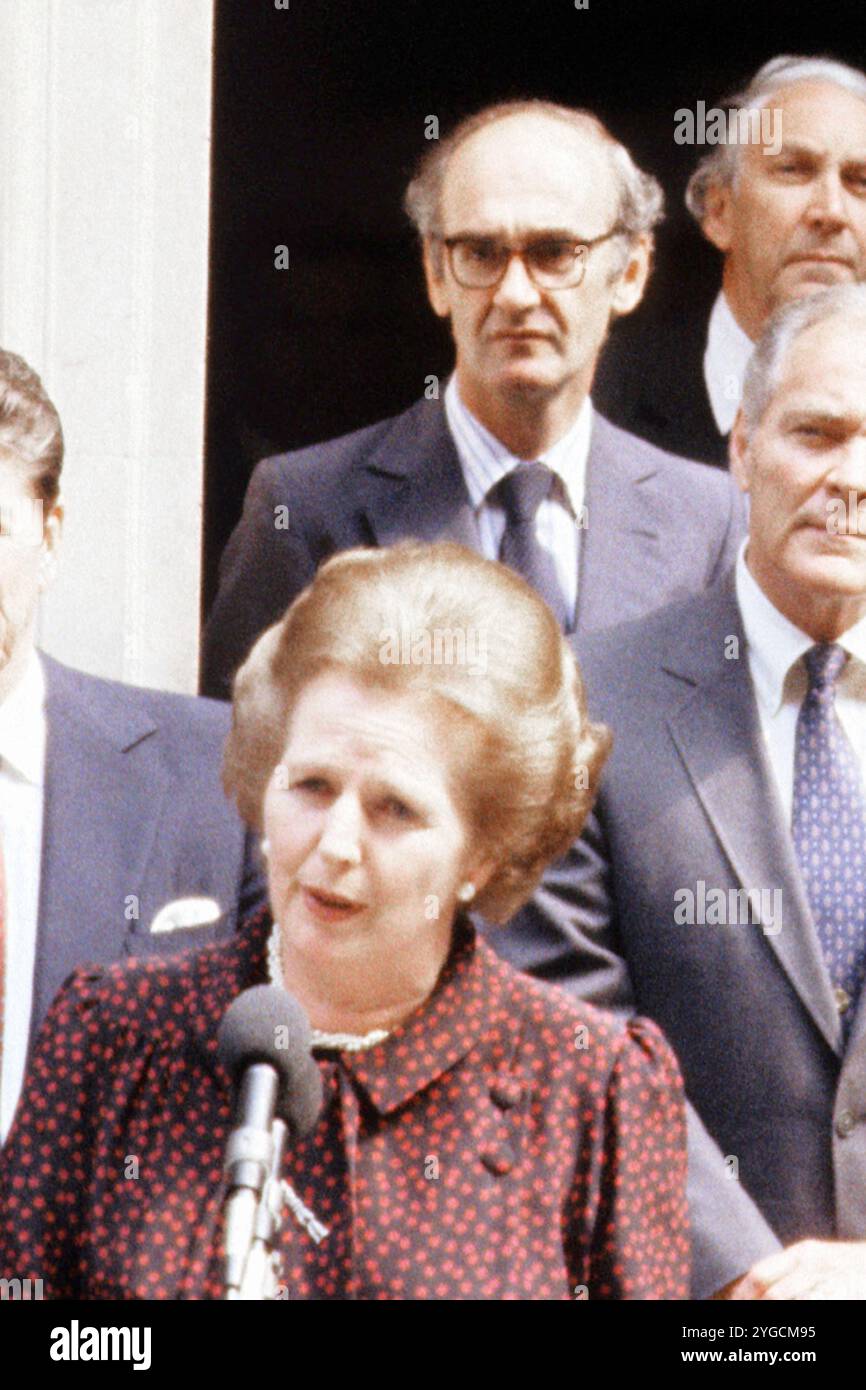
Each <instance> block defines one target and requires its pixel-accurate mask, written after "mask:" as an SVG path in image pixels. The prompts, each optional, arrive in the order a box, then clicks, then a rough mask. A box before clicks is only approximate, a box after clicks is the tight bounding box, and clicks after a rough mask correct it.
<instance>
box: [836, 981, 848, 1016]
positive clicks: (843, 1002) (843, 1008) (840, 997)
mask: <svg viewBox="0 0 866 1390" xmlns="http://www.w3.org/2000/svg"><path fill="white" fill-rule="evenodd" d="M833 998H834V999H835V1000H836V1008H837V1009H838V1010H839V1012H840V1014H844V1013H847V1012H848V1010H849V1009H850V1007H851V996H850V994H848V993H847V991H846V990H844V989H842V987H841V985H837V986H836V988H835V989H834V990H833Z"/></svg>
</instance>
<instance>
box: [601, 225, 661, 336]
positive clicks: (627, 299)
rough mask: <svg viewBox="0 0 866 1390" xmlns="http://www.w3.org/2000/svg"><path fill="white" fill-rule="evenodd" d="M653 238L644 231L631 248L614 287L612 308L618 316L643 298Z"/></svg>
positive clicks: (634, 306)
mask: <svg viewBox="0 0 866 1390" xmlns="http://www.w3.org/2000/svg"><path fill="white" fill-rule="evenodd" d="M652 249H653V239H652V236H651V235H650V233H649V232H642V233H641V235H640V236H639V237H637V238H636V239H635V241H634V242H633V243H632V246H631V248H630V250H629V255H628V261H627V262H626V266H625V269H624V270H623V271H622V273H621V274H620V277H619V279H618V280H617V283H616V286H615V287H614V292H613V299H612V301H611V308H612V310H613V313H614V315H615V316H616V317H618V318H619V317H621V316H622V315H623V314H630V313H631V311H632V309H636V308H637V306H638V305H639V304H640V302H641V300H642V299H643V292H644V289H645V288H646V282H647V279H648V277H649V272H650V262H651V260H652Z"/></svg>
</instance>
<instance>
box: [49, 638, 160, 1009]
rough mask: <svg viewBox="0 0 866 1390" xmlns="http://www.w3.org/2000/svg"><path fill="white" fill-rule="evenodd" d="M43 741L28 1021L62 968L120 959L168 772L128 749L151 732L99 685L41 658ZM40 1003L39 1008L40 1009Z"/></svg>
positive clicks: (139, 717)
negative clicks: (42, 792) (38, 872)
mask: <svg viewBox="0 0 866 1390" xmlns="http://www.w3.org/2000/svg"><path fill="white" fill-rule="evenodd" d="M43 660H44V663H45V670H46V685H47V702H46V716H47V725H48V735H47V742H46V762H45V803H44V811H43V828H42V865H41V880H40V891H39V938H38V948H37V965H36V977H35V980H34V1018H36V1017H38V1016H39V1013H41V1011H42V1010H43V1009H44V1008H45V1007H46V1006H47V1004H48V1003H49V1002H50V1000H51V998H52V997H53V995H54V993H55V992H56V990H57V989H58V988H59V985H60V984H61V983H62V982H63V980H64V979H65V977H66V976H67V975H68V974H69V972H70V971H71V970H72V969H73V968H74V967H75V966H76V965H79V964H81V963H83V962H85V961H87V960H100V961H109V960H112V959H115V960H117V959H120V958H121V956H122V955H123V953H124V943H125V940H126V936H127V933H128V931H129V930H130V929H131V928H132V926H133V925H134V921H130V920H129V914H128V913H127V910H126V909H127V905H128V904H129V903H130V900H131V899H132V898H133V897H140V895H141V890H142V885H143V881H144V876H145V871H146V867H147V864H148V860H149V858H150V855H151V852H152V850H153V845H154V841H155V837H156V831H157V827H158V825H159V821H160V815H161V810H162V804H163V801H164V797H165V794H166V788H167V783H168V775H167V773H166V772H165V771H164V769H163V768H162V767H161V766H160V765H159V764H158V762H157V760H156V759H155V758H151V759H143V758H131V757H130V756H129V753H130V750H131V749H132V748H133V747H135V746H136V745H138V744H139V743H141V742H142V740H144V739H148V738H150V737H151V735H153V734H154V733H155V732H156V725H155V724H154V723H153V722H152V720H150V718H149V717H148V716H147V715H144V714H143V713H142V712H141V711H140V710H135V711H133V710H132V709H131V708H124V707H121V706H120V705H119V704H118V703H117V702H115V701H112V700H111V699H110V698H108V697H107V696H106V692H105V690H104V688H103V687H102V686H101V685H100V683H99V682H96V681H92V682H91V680H90V678H89V677H87V676H82V675H80V674H79V673H77V672H74V671H70V670H68V669H67V668H65V667H63V666H60V665H58V664H57V663H56V662H53V661H50V660H49V659H47V658H43ZM37 1006H38V1007H37Z"/></svg>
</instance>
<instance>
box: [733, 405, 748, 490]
mask: <svg viewBox="0 0 866 1390" xmlns="http://www.w3.org/2000/svg"><path fill="white" fill-rule="evenodd" d="M728 458H729V460H730V465H731V473H732V474H733V476H734V477H735V478H736V480H737V482H738V483H739V485H740V488H741V489H742V491H743V492H748V491H749V488H750V487H751V482H752V453H751V449H750V448H749V437H748V434H747V432H746V417H745V415H744V414H743V407H742V406H740V408H739V410H738V411H737V418H736V420H735V421H734V427H733V429H732V430H731V437H730V440H729V441H728Z"/></svg>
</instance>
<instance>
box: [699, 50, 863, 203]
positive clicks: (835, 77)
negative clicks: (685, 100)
mask: <svg viewBox="0 0 866 1390" xmlns="http://www.w3.org/2000/svg"><path fill="white" fill-rule="evenodd" d="M795 82H827V83H830V84H831V85H833V86H835V87H844V88H845V90H846V91H847V92H853V93H854V95H855V96H858V97H860V99H861V100H862V101H866V73H863V72H861V71H860V69H859V68H852V67H849V66H848V64H847V63H837V62H836V60H835V58H797V57H789V56H788V55H786V54H783V55H782V56H781V57H778V58H771V59H770V60H769V62H767V63H764V65H763V67H761V68H759V69H758V71H757V72H756V73H755V75H754V77H753V78H752V79H751V81H750V82H749V84H748V86H746V87H744V88H743V90H742V91H741V92H734V94H733V96H729V97H725V98H724V99H723V100H722V102H721V106H722V107H723V108H725V109H726V110H738V111H760V110H761V108H762V107H764V106H766V104H767V102H768V101H769V100H770V98H771V97H773V96H775V94H776V93H777V92H780V91H782V90H783V89H784V88H786V87H793V85H794V83H795ZM740 157H741V145H740V143H739V141H736V140H735V141H734V142H733V143H731V144H728V143H726V142H725V141H723V142H722V143H720V144H718V145H716V146H714V148H713V150H712V151H711V153H710V154H706V155H704V157H703V159H702V160H701V161H700V163H699V164H698V166H697V168H696V169H695V171H694V173H693V174H692V176H691V178H690V179H689V182H688V185H687V187H686V207H687V208H688V210H689V212H690V213H691V214H692V216H693V217H694V219H695V221H696V222H698V223H699V224H700V223H703V221H704V218H705V216H706V212H707V194H708V192H709V190H710V187H711V186H712V185H716V186H721V187H725V186H728V185H730V184H732V183H733V182H734V179H735V177H736V173H737V169H738V167H739V159H740Z"/></svg>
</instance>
